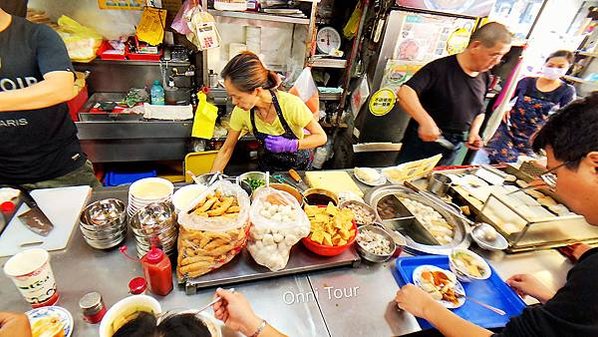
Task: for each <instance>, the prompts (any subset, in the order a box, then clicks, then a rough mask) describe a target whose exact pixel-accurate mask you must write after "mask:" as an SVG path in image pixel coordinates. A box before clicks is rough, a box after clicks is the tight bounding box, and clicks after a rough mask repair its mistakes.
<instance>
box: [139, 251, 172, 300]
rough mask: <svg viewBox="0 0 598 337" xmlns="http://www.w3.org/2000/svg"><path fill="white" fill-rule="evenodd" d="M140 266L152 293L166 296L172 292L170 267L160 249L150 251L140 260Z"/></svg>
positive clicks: (166, 257) (168, 261)
mask: <svg viewBox="0 0 598 337" xmlns="http://www.w3.org/2000/svg"><path fill="white" fill-rule="evenodd" d="M141 266H142V267H143V275H144V276H145V279H146V280H147V282H148V283H149V290H150V291H151V292H152V293H154V294H156V295H160V296H166V295H167V294H168V293H169V292H170V291H171V290H172V266H171V264H170V260H169V259H168V256H166V254H164V252H163V251H162V250H161V249H160V248H156V247H153V248H152V249H150V251H149V252H147V254H145V256H143V257H142V258H141Z"/></svg>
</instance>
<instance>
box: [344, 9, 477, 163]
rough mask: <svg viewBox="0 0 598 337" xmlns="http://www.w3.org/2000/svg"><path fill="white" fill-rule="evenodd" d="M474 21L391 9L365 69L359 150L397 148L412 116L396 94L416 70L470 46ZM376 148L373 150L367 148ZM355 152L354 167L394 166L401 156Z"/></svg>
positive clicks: (357, 129)
mask: <svg viewBox="0 0 598 337" xmlns="http://www.w3.org/2000/svg"><path fill="white" fill-rule="evenodd" d="M476 23H477V18H475V17H465V16H456V15H454V14H450V15H449V14H445V15H443V14H441V13H436V12H425V13H423V12H419V11H417V12H416V11H410V10H409V9H400V10H392V11H391V12H390V13H389V15H388V17H387V20H386V23H385V27H384V30H383V33H382V36H381V38H380V41H382V42H381V43H380V44H379V49H378V50H377V52H376V57H375V58H373V59H372V60H371V61H370V63H369V65H368V69H367V78H368V84H369V92H370V95H369V96H368V99H367V100H366V101H365V102H364V104H363V105H362V107H361V109H360V110H359V112H358V113H357V116H356V118H355V129H354V132H353V135H354V136H355V137H356V138H357V143H358V144H356V146H354V148H355V149H357V148H359V146H360V145H361V144H363V143H368V144H369V143H388V142H391V143H399V142H400V141H401V139H402V138H403V134H404V132H405V128H406V127H407V123H408V122H409V119H410V116H409V115H407V114H406V113H405V112H404V111H402V110H401V109H400V107H399V104H398V103H397V102H396V92H397V91H398V89H399V87H400V86H401V85H402V84H403V83H405V82H407V81H408V80H409V79H410V78H411V77H412V76H413V74H415V72H417V70H419V69H420V68H421V67H423V66H424V65H425V64H426V63H428V62H430V61H433V60H435V59H437V58H440V57H444V56H448V55H451V54H456V53H459V52H461V51H462V50H464V49H465V48H466V47H467V44H468V42H469V38H470V36H471V33H472V31H473V30H474V28H475V26H476ZM369 148H370V149H374V151H376V150H375V147H369ZM377 152H379V153H377V154H376V155H375V156H371V153H368V152H367V151H365V152H357V151H356V152H355V154H354V157H353V158H354V164H355V165H356V166H365V165H367V166H388V165H393V164H394V161H395V159H396V157H397V155H398V151H396V150H395V151H380V150H378V151H377Z"/></svg>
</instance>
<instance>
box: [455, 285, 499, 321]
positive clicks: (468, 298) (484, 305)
mask: <svg viewBox="0 0 598 337" xmlns="http://www.w3.org/2000/svg"><path fill="white" fill-rule="evenodd" d="M455 295H457V296H459V297H465V299H467V300H470V301H472V302H473V303H475V304H477V305H479V306H482V307H484V308H486V309H488V310H490V311H494V312H495V313H497V314H499V315H501V316H505V315H506V314H507V313H506V312H504V310H502V309H499V308H496V307H493V306H491V305H489V304H486V303H484V302H481V301H478V300H476V299H475V298H471V297H469V296H465V294H461V293H459V292H456V291H455Z"/></svg>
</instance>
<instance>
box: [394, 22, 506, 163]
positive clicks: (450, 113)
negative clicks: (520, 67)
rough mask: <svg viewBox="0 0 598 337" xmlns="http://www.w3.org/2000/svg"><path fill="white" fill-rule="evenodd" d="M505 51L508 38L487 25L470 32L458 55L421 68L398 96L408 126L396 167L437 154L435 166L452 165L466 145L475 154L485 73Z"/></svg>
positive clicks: (501, 29) (486, 83)
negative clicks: (463, 49)
mask: <svg viewBox="0 0 598 337" xmlns="http://www.w3.org/2000/svg"><path fill="white" fill-rule="evenodd" d="M510 49H511V33H509V31H508V30H507V28H506V27H505V26H503V25H501V24H499V23H496V22H492V23H488V24H486V25H484V26H483V27H481V28H480V29H478V30H476V31H475V32H474V33H473V34H472V36H471V40H470V42H469V45H468V46H467V48H466V49H465V51H463V52H462V53H460V54H457V55H451V56H447V57H444V58H441V59H437V60H435V61H432V62H430V63H428V64H426V65H425V66H424V67H423V68H421V69H420V70H419V71H418V72H417V73H415V75H414V76H413V77H412V78H411V79H410V80H409V81H407V83H405V84H404V85H403V86H402V87H401V89H400V90H399V92H398V101H399V104H400V105H401V108H403V110H405V112H406V113H408V114H409V115H410V116H411V117H412V120H411V121H410V122H409V125H408V126H407V129H406V130H405V135H404V137H403V140H402V143H403V148H402V150H401V152H400V153H399V158H398V159H397V163H399V164H400V163H405V162H409V161H413V160H418V159H423V158H427V157H431V156H434V155H436V154H442V156H443V158H442V160H441V162H440V164H441V165H449V164H451V163H452V161H453V159H454V157H455V154H456V152H457V151H458V150H459V148H460V147H461V146H462V144H463V142H464V141H465V140H467V143H466V145H467V147H468V148H470V149H474V150H479V149H480V147H481V146H482V145H483V144H482V139H481V137H480V135H479V131H480V127H481V125H482V122H483V121H484V105H485V104H484V99H485V96H486V91H487V90H488V87H489V85H490V77H489V74H488V72H487V71H488V70H490V69H492V67H494V66H495V65H497V64H498V63H499V62H500V60H501V58H502V57H503V56H504V55H505V54H506V53H507V52H508V51H509V50H510Z"/></svg>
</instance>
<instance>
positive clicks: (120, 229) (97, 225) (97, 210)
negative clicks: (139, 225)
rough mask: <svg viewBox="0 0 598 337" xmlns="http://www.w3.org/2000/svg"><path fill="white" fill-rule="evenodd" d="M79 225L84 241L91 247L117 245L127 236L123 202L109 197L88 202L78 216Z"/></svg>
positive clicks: (102, 247) (105, 247)
mask: <svg viewBox="0 0 598 337" xmlns="http://www.w3.org/2000/svg"><path fill="white" fill-rule="evenodd" d="M79 227H80V229H81V233H82V234H83V238H84V239H85V242H87V244H88V245H90V246H91V247H93V248H96V249H109V248H112V247H115V246H118V245H119V244H120V243H121V242H123V240H124V239H125V238H126V236H127V213H126V207H125V203H124V202H122V201H121V200H119V199H114V198H110V199H103V200H99V201H96V202H93V203H91V204H89V205H88V206H87V207H85V209H84V210H83V212H82V213H81V216H80V217H79Z"/></svg>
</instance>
